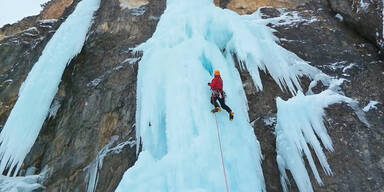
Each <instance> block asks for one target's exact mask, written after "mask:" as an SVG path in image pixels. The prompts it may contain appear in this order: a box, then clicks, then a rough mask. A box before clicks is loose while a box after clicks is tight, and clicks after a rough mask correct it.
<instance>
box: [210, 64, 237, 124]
mask: <svg viewBox="0 0 384 192" xmlns="http://www.w3.org/2000/svg"><path fill="white" fill-rule="evenodd" d="M213 74H214V75H215V77H214V78H213V79H212V82H210V83H208V85H209V86H210V87H211V90H212V95H211V103H212V105H214V106H215V108H214V109H212V110H211V112H212V113H216V112H220V111H221V108H220V106H221V107H222V108H223V109H225V110H226V111H227V112H228V114H229V120H231V121H232V120H233V115H234V113H233V111H232V110H231V108H229V107H228V106H227V105H226V104H225V96H226V95H225V93H224V91H223V80H222V79H221V77H220V71H219V70H215V71H214V72H213ZM217 100H219V102H220V106H219V104H218V103H217Z"/></svg>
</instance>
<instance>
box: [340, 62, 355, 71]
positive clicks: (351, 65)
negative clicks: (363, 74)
mask: <svg viewBox="0 0 384 192" xmlns="http://www.w3.org/2000/svg"><path fill="white" fill-rule="evenodd" d="M354 66H356V64H355V63H351V64H349V65H348V66H346V67H344V68H343V73H345V72H346V71H347V70H348V69H351V68H352V67H354Z"/></svg>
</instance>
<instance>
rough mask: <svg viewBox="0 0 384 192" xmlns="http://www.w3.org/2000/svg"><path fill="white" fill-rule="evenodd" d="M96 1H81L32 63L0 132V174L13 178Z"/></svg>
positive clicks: (81, 38)
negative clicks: (3, 173) (4, 173)
mask: <svg viewBox="0 0 384 192" xmlns="http://www.w3.org/2000/svg"><path fill="white" fill-rule="evenodd" d="M99 4H100V0H83V1H81V2H80V3H79V4H78V5H77V7H76V9H75V10H74V12H73V13H72V14H71V15H70V16H69V17H68V18H67V19H66V20H65V22H64V23H63V24H61V26H60V27H59V29H58V30H57V31H56V33H55V34H54V35H53V37H52V38H51V40H50V41H49V42H48V44H47V45H46V47H45V48H44V50H43V52H42V55H41V56H40V58H39V60H38V61H37V62H36V63H35V64H34V66H33V68H32V70H31V71H30V72H29V74H28V76H27V78H26V80H25V81H24V83H23V85H22V87H21V88H20V91H19V98H18V100H17V101H16V104H15V106H14V107H13V109H12V111H11V114H10V115H9V117H8V119H7V121H6V123H5V125H4V128H3V130H2V131H1V133H0V172H3V171H4V170H6V169H9V170H14V171H8V174H7V175H14V176H15V175H17V173H18V171H19V169H20V166H21V164H22V162H23V160H24V158H25V156H26V155H27V153H28V152H29V151H30V149H31V147H32V145H33V144H34V142H35V140H36V138H37V136H38V134H39V132H40V129H41V126H42V125H43V123H44V120H45V118H46V116H47V114H48V111H49V107H50V105H51V102H52V100H53V98H54V96H55V94H56V92H57V89H58V85H59V83H60V80H61V76H62V74H63V72H64V69H65V67H66V65H67V63H68V62H69V61H70V60H71V59H72V58H73V57H74V56H76V55H77V54H78V53H79V52H80V51H81V48H82V47H83V44H84V41H85V39H86V34H87V32H88V28H89V27H90V26H91V21H92V18H93V14H94V12H95V11H96V10H97V9H98V7H99Z"/></svg>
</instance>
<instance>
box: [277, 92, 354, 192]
mask: <svg viewBox="0 0 384 192" xmlns="http://www.w3.org/2000/svg"><path fill="white" fill-rule="evenodd" d="M341 102H346V103H347V104H353V103H356V102H355V101H354V100H352V99H350V98H348V97H345V96H342V95H340V94H337V93H335V92H333V91H331V90H325V91H323V92H321V93H319V94H314V95H307V96H305V95H304V94H302V93H301V92H299V93H298V95H297V96H295V97H292V98H290V99H289V100H287V101H283V100H282V99H280V98H279V97H278V98H277V99H276V105H277V124H276V127H275V132H276V151H277V158H276V160H277V163H278V166H279V170H280V174H281V179H280V180H281V184H282V187H283V189H284V191H287V190H286V189H287V186H286V181H288V180H287V179H288V178H287V175H286V173H285V170H286V169H288V170H289V171H290V172H291V173H292V176H293V178H294V179H295V182H296V184H297V186H298V188H299V190H300V191H306V192H307V191H313V189H312V185H311V182H310V179H309V176H308V173H307V170H306V168H305V165H304V160H303V157H302V154H303V153H304V155H305V157H306V159H307V160H308V163H309V166H310V168H311V169H312V172H313V174H314V176H315V179H316V181H317V182H318V183H319V184H320V185H322V180H321V178H320V176H319V173H318V172H317V169H316V166H315V163H314V160H313V158H312V155H311V152H310V150H309V147H308V144H309V145H310V146H311V147H312V148H313V150H314V152H315V154H316V156H317V158H318V159H319V161H320V164H321V166H322V168H323V171H324V172H325V173H326V174H327V175H332V170H331V168H330V166H329V164H328V162H327V158H326V156H325V154H324V152H323V148H322V146H321V144H320V142H319V141H318V138H320V140H321V142H322V144H323V145H324V147H325V148H326V149H327V150H328V151H333V144H332V140H331V138H330V137H329V135H328V133H327V130H326V127H325V125H324V122H323V117H324V115H325V114H324V108H326V107H327V106H329V105H331V104H334V103H341Z"/></svg>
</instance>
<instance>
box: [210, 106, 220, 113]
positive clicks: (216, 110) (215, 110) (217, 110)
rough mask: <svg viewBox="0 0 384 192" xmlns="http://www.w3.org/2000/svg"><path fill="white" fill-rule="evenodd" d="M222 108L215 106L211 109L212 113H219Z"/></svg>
mask: <svg viewBox="0 0 384 192" xmlns="http://www.w3.org/2000/svg"><path fill="white" fill-rule="evenodd" d="M220 111H221V108H220V107H215V108H214V109H212V110H211V113H217V112H220Z"/></svg>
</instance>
